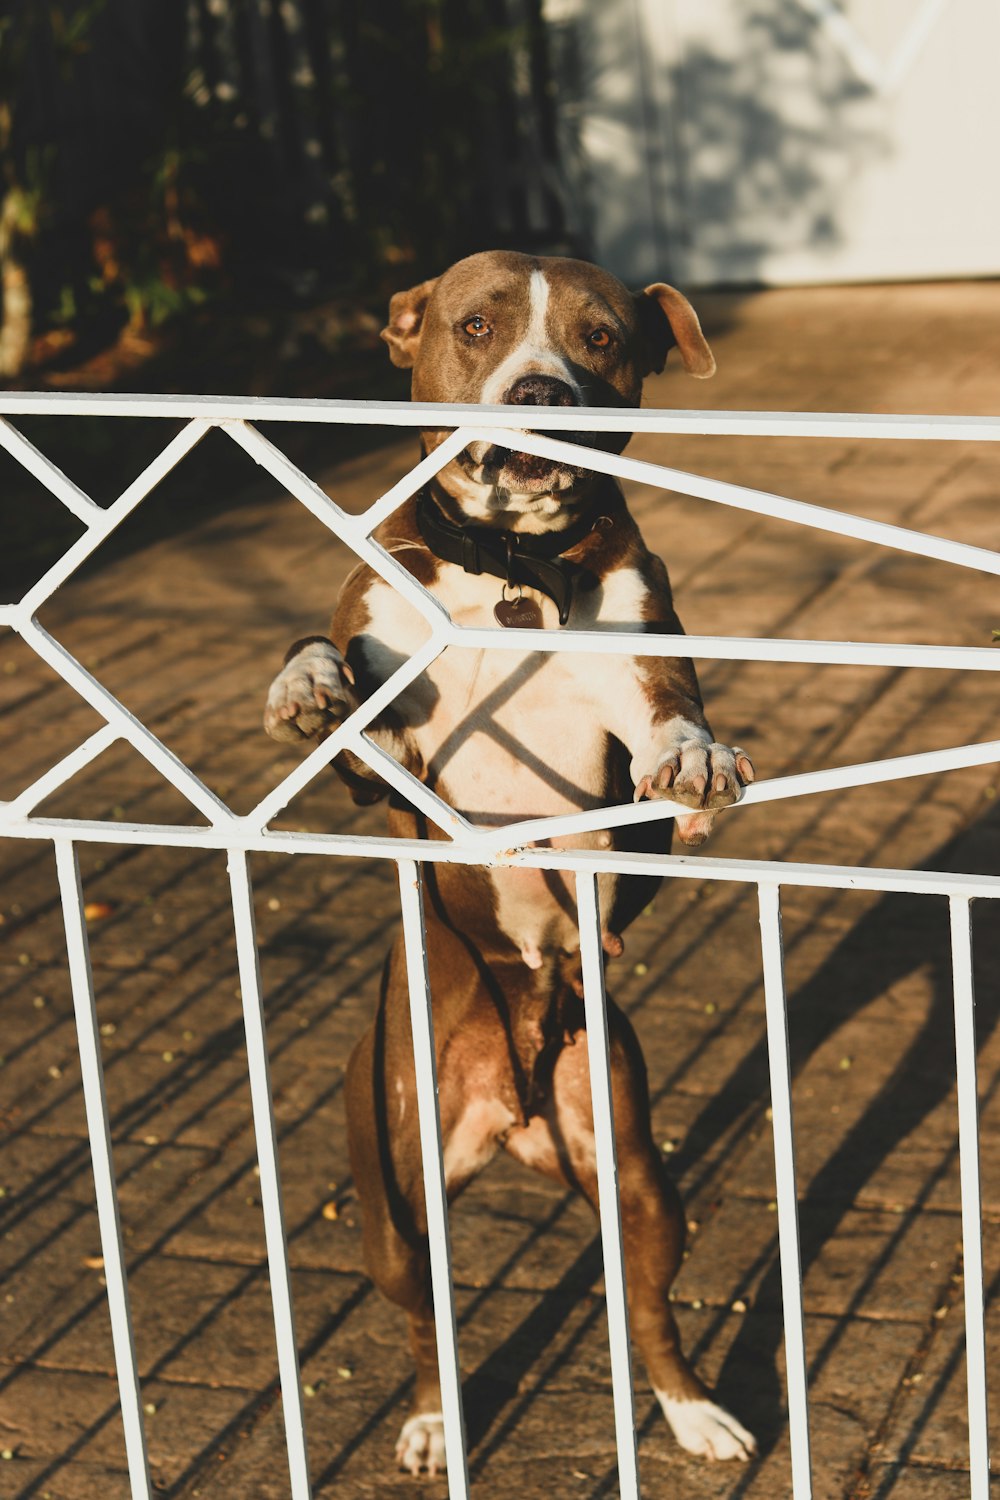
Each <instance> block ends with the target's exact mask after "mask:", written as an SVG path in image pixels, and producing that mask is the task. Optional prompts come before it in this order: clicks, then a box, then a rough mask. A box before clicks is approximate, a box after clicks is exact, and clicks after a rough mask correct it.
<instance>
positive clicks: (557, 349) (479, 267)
mask: <svg viewBox="0 0 1000 1500" xmlns="http://www.w3.org/2000/svg"><path fill="white" fill-rule="evenodd" d="M382 337H383V338H384V339H385V341H386V343H387V344H388V345H389V353H390V356H391V358H392V362H393V364H395V365H399V366H401V367H403V368H412V370H413V386H412V395H413V399H414V400H415V401H449V402H452V401H468V402H483V403H498V404H499V403H504V404H507V405H510V406H522V407H523V406H638V404H639V401H640V398H641V395H642V382H643V379H644V378H645V376H646V375H648V374H650V373H651V372H652V371H656V372H659V371H660V370H662V369H663V366H664V364H665V362H666V358H667V353H668V351H669V350H670V349H671V348H674V347H676V348H677V349H678V351H679V353H680V356H681V360H682V361H683V364H684V368H685V369H686V370H687V371H688V373H689V374H691V375H695V376H697V377H699V378H700V379H705V378H706V377H707V376H709V375H712V374H714V372H715V361H714V359H713V358H712V352H711V350H710V349H709V347H708V344H707V343H706V342H705V337H704V335H703V333H702V331H701V327H700V325H699V323H698V318H697V316H696V314H695V312H694V309H693V308H692V307H691V305H690V303H689V302H688V301H687V300H686V298H684V297H682V296H681V294H680V292H678V291H675V289H674V288H673V287H671V286H666V285H665V284H664V283H662V282H657V283H656V284H655V285H653V286H648V287H646V289H645V291H642V292H635V293H633V292H630V291H628V290H627V289H626V287H624V286H623V285H622V283H621V282H620V281H619V280H618V279H617V278H616V277H614V276H612V275H610V274H609V272H607V271H602V270H601V269H600V268H599V267H597V266H592V265H589V264H588V263H587V262H586V261H580V260H567V259H563V258H562V257H545V258H539V257H535V256H528V255H518V254H515V253H513V252H511V251H500V250H496V251H487V252H484V253H483V254H480V255H471V256H469V258H468V259H467V260H461V261H459V262H458V263H457V264H456V265H454V266H452V267H451V269H450V270H448V271H445V273H444V275H443V276H438V277H436V278H434V279H433V280H431V281H424V282H422V283H421V284H420V285H419V286H415V287H412V288H411V289H410V290H409V291H406V292H398V293H397V294H396V296H394V297H393V299H392V301H391V303H390V304H389V324H388V327H386V328H384V329H383V330H382ZM522 420H523V419H522ZM445 436H446V433H445V432H437V431H428V432H424V434H423V439H424V445H425V447H426V449H427V450H428V451H430V450H431V449H433V448H435V447H436V446H437V445H438V443H440V442H441V441H442V440H443V439H444V437H445ZM563 436H565V437H567V438H568V439H569V440H570V441H573V442H581V443H586V444H588V445H590V446H593V447H603V448H606V449H610V450H612V451H614V450H620V449H621V448H622V447H624V444H625V442H626V441H627V434H618V433H609V434H587V435H584V434H582V433H570V434H563ZM439 478H440V481H441V483H442V485H443V486H444V488H445V490H446V491H447V492H448V493H449V494H450V495H451V496H452V497H453V498H454V499H455V500H456V501H457V502H458V504H459V505H460V506H461V508H462V510H463V511H464V512H465V514H467V515H469V516H475V517H476V519H477V520H490V519H498V518H500V517H501V516H503V517H505V518H506V519H507V521H508V523H509V520H510V518H511V515H512V513H513V514H515V515H516V514H520V515H522V516H523V517H524V518H525V520H527V518H528V517H530V516H535V517H537V518H538V520H537V524H544V525H553V524H554V525H559V524H560V521H561V519H562V518H564V517H565V518H566V519H567V520H568V519H571V517H572V515H573V513H574V511H575V510H576V509H577V507H578V506H579V504H580V503H581V502H582V501H583V500H584V499H585V497H586V493H587V491H588V489H589V488H590V487H591V484H592V479H591V475H590V474H589V473H588V472H587V471H586V470H583V469H580V468H577V467H575V466H572V465H567V464H562V463H554V462H552V461H550V460H549V459H544V458H537V457H534V456H532V455H530V454H527V453H518V452H512V451H511V450H510V449H507V448H501V447H498V446H497V445H496V444H494V443H472V444H470V445H469V447H468V448H466V449H465V450H464V451H463V452H462V454H461V455H460V456H459V458H458V459H456V460H454V461H453V462H452V463H450V464H448V465H447V467H446V468H445V469H444V470H442V472H441V474H440V476H439ZM529 524H530V523H529Z"/></svg>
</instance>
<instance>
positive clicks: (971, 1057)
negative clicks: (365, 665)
mask: <svg viewBox="0 0 1000 1500" xmlns="http://www.w3.org/2000/svg"><path fill="white" fill-rule="evenodd" d="M949 907H950V914H951V962H952V984H953V993H954V1000H955V1062H956V1070H957V1079H958V1146H959V1152H958V1154H959V1162H960V1171H961V1178H962V1260H963V1281H964V1283H965V1351H966V1379H967V1381H968V1399H969V1469H970V1471H971V1479H972V1489H971V1495H972V1500H988V1496H989V1490H990V1440H989V1417H988V1407H987V1399H986V1396H987V1392H986V1329H985V1324H984V1318H983V1313H984V1297H983V1224H982V1205H981V1198H980V1185H979V1091H978V1086H977V1082H976V996H975V988H974V984H973V977H972V920H971V918H972V913H971V910H970V902H969V898H968V897H967V896H951V897H949Z"/></svg>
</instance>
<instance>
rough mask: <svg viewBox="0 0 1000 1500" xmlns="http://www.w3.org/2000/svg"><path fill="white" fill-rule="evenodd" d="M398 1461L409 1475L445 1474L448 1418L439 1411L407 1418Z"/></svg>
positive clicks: (400, 1442) (397, 1449)
mask: <svg viewBox="0 0 1000 1500" xmlns="http://www.w3.org/2000/svg"><path fill="white" fill-rule="evenodd" d="M396 1462H397V1463H398V1464H399V1467H400V1468H401V1469H405V1470H406V1472H407V1473H408V1474H430V1475H432V1476H433V1475H434V1474H443V1473H444V1471H445V1469H446V1468H447V1464H446V1463H445V1454H444V1418H443V1417H442V1415H441V1413H440V1412H439V1411H423V1412H418V1413H417V1414H416V1416H413V1417H408V1418H407V1420H406V1421H405V1422H404V1423H403V1430H402V1432H401V1433H400V1434H399V1442H398V1443H397V1444H396Z"/></svg>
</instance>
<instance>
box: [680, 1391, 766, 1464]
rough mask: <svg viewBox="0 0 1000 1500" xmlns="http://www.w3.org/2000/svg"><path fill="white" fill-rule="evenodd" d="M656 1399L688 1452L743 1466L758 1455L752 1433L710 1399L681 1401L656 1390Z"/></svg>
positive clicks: (755, 1440)
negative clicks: (734, 1461)
mask: <svg viewBox="0 0 1000 1500" xmlns="http://www.w3.org/2000/svg"><path fill="white" fill-rule="evenodd" d="M656 1399H657V1400H658V1401H659V1403H660V1405H661V1406H662V1408H663V1415H664V1416H665V1417H666V1419H667V1421H668V1422H669V1423H670V1426H671V1428H672V1430H673V1434H674V1437H675V1438H676V1439H677V1441H678V1442H679V1443H680V1445H681V1447H682V1448H686V1449H687V1451H688V1452H689V1453H697V1454H698V1455H699V1456H700V1457H701V1458H711V1459H727V1458H738V1459H739V1460H740V1461H741V1463H746V1462H747V1461H748V1460H749V1459H751V1458H753V1457H755V1456H756V1453H757V1439H756V1438H755V1437H754V1435H753V1433H751V1432H747V1430H746V1428H745V1427H744V1426H743V1425H742V1424H741V1423H740V1422H737V1420H736V1418H735V1417H734V1416H733V1415H732V1413H731V1412H728V1411H726V1409H725V1407H722V1406H716V1404H715V1402H714V1401H709V1399H708V1397H707V1396H705V1397H702V1398H701V1399H698V1398H697V1397H696V1398H695V1399H694V1400H693V1401H682V1400H678V1399H677V1398H676V1397H674V1396H668V1395H666V1394H665V1393H664V1392H663V1391H657V1392H656Z"/></svg>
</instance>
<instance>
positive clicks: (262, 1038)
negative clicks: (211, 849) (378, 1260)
mask: <svg viewBox="0 0 1000 1500" xmlns="http://www.w3.org/2000/svg"><path fill="white" fill-rule="evenodd" d="M228 864H229V885H230V889H231V891H232V898H233V923H234V927H235V930H236V960H237V963H238V965H239V972H240V994H241V996H242V1000H243V1027H244V1031H245V1033H246V1044H247V1067H248V1071H249V1074H250V1102H251V1106H252V1109H253V1128H254V1138H255V1140H256V1144H257V1165H258V1167H259V1169H260V1197H261V1205H262V1208H263V1213H264V1241H265V1244H266V1246H267V1269H268V1278H269V1280H270V1283H271V1308H272V1311H273V1314H274V1338H275V1343H276V1344H277V1347H278V1378H279V1380H280V1382H281V1402H282V1408H283V1413H284V1419H285V1443H286V1446H287V1449H288V1472H289V1476H290V1478H291V1485H292V1500H310V1496H311V1494H312V1489H311V1486H310V1483H309V1458H308V1454H307V1451H306V1428H305V1414H304V1412H303V1409H302V1387H301V1385H300V1382H299V1350H298V1344H297V1342H296V1338H295V1312H294V1309H293V1306H292V1281H291V1274H290V1272H289V1268H288V1240H287V1238H286V1236H285V1211H284V1205H283V1203H282V1199H281V1168H280V1164H279V1161H278V1138H277V1132H276V1130H275V1124H274V1103H273V1100H272V1097H271V1067H270V1062H269V1060H268V1055H267V1029H266V1026H265V1022H264V996H263V990H262V987H261V979H260V955H259V953H258V951H257V924H256V922H255V920H254V910H253V887H252V885H251V881H250V859H249V855H248V854H247V853H246V851H245V850H239V849H230V850H229V854H228Z"/></svg>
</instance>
